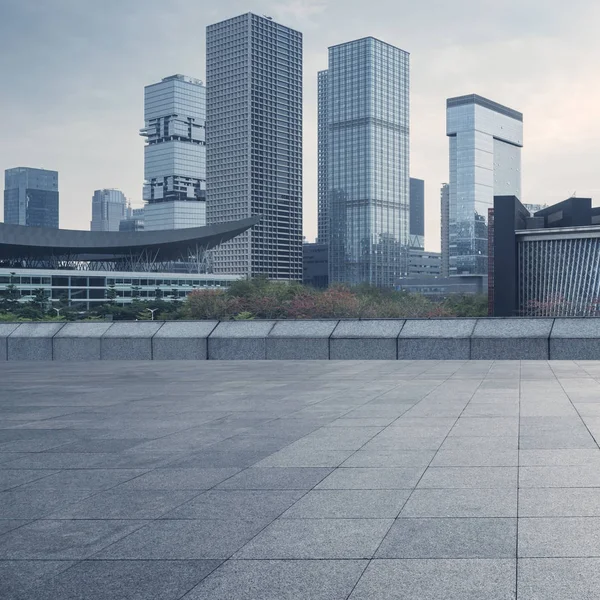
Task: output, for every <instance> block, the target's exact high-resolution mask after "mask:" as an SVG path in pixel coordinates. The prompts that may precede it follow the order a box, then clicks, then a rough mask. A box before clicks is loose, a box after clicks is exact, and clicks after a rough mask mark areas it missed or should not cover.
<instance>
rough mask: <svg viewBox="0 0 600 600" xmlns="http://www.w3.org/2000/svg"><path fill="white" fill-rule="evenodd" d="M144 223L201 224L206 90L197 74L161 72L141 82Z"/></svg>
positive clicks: (164, 226)
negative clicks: (160, 76) (153, 79)
mask: <svg viewBox="0 0 600 600" xmlns="http://www.w3.org/2000/svg"><path fill="white" fill-rule="evenodd" d="M144 120H145V126H144V128H143V129H141V130H140V135H142V136H143V137H145V138H146V146H145V147H144V179H145V184H144V201H145V202H146V203H147V204H146V213H145V218H146V222H145V227H146V229H151V230H157V229H181V228H185V227H199V226H202V225H206V204H205V203H206V144H205V120H206V90H205V88H204V85H203V84H202V82H201V81H200V80H198V79H193V78H191V77H186V76H185V75H172V76H171V77H165V78H164V79H163V80H162V81H160V82H159V83H155V84H152V85H148V86H146V87H145V88H144Z"/></svg>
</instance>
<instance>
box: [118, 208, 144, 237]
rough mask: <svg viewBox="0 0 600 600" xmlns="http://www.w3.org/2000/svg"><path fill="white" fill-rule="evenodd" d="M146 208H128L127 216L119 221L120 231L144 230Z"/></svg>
mask: <svg viewBox="0 0 600 600" xmlns="http://www.w3.org/2000/svg"><path fill="white" fill-rule="evenodd" d="M144 211H145V209H144V208H133V209H132V208H131V207H128V208H127V218H125V219H123V220H122V221H121V222H120V223H119V231H144Z"/></svg>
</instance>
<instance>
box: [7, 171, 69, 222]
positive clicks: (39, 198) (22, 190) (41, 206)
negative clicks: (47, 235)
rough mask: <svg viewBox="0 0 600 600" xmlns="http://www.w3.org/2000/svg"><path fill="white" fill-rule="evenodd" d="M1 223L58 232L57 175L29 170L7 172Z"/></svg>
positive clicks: (53, 172) (55, 172)
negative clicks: (2, 221) (49, 229)
mask: <svg viewBox="0 0 600 600" xmlns="http://www.w3.org/2000/svg"><path fill="white" fill-rule="evenodd" d="M4 222H5V223H11V224H13V225H29V226H31V227H53V228H55V229H58V172H57V171H47V170H46V169H32V168H30V167H16V168H14V169H7V170H6V171H5V172H4Z"/></svg>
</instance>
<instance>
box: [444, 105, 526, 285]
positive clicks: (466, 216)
mask: <svg viewBox="0 0 600 600" xmlns="http://www.w3.org/2000/svg"><path fill="white" fill-rule="evenodd" d="M446 133H447V135H448V137H449V138H450V201H449V204H450V211H449V212H450V214H449V271H450V275H478V276H483V275H486V274H487V272H488V256H487V252H488V230H487V227H488V224H487V215H488V208H491V207H492V205H493V201H494V196H516V197H517V198H521V148H522V147H523V115H522V114H521V113H520V112H517V111H516V110H513V109H511V108H507V107H506V106H502V105H501V104H498V103H496V102H492V101H491V100H488V99H486V98H482V97H481V96H477V95H476V94H472V95H469V96H460V97H457V98H450V99H448V100H447V102H446Z"/></svg>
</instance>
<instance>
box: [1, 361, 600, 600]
mask: <svg viewBox="0 0 600 600" xmlns="http://www.w3.org/2000/svg"><path fill="white" fill-rule="evenodd" d="M0 376H1V377H2V385H1V387H0V490H2V491H0V598H2V599H3V600H9V599H19V600H42V599H44V600H51V599H52V600H55V599H60V600H75V599H83V598H84V599H85V600H121V599H123V600H125V599H127V600H152V599H156V600H176V599H179V598H184V599H185V600H292V599H293V600H297V599H301V600H313V599H314V600H345V599H348V598H349V599H350V600H384V599H385V600H394V599H398V600H399V599H402V600H405V599H410V600H412V599H414V600H459V599H460V600H479V599H483V600H508V599H514V598H518V599H519V600H586V599H597V598H600V449H599V448H598V444H597V440H598V441H600V382H599V381H600V363H595V362H589V363H588V362H581V363H574V362H552V363H545V362H520V363H519V362H508V361H507V362H496V363H492V362H458V361H456V362H452V361H448V362H402V361H394V362H333V361H332V362H327V361H323V362H268V363H267V362H238V363H236V362H223V363H218V362H210V363H209V362H188V363H184V362H169V363H166V362H164V363H160V362H153V363H147V362H144V363H124V362H121V363H109V362H102V363H100V362H95V363H89V364H83V363H79V364H74V363H71V364H66V363H63V364H61V363H52V364H50V363H29V364H26V363H5V364H2V365H1V366H0Z"/></svg>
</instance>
